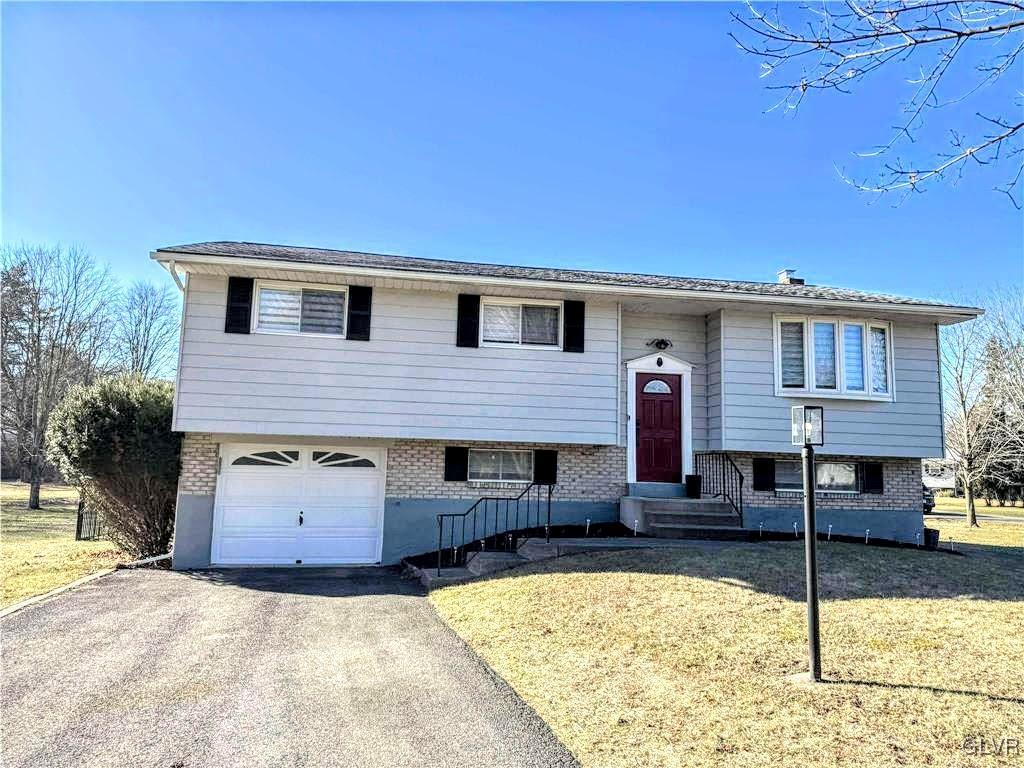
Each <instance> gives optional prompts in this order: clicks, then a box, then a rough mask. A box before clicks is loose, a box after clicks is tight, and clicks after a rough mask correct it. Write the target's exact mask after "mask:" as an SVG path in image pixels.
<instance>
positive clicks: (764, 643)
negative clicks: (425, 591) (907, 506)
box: [430, 521, 1024, 768]
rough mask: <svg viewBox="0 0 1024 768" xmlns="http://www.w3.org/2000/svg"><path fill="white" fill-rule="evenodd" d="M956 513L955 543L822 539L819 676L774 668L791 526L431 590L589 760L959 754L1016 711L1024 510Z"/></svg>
mask: <svg viewBox="0 0 1024 768" xmlns="http://www.w3.org/2000/svg"><path fill="white" fill-rule="evenodd" d="M957 524H958V521H949V522H941V523H939V525H940V527H941V528H942V529H943V531H944V534H950V533H952V534H953V535H954V536H956V535H962V536H963V538H962V539H961V540H960V542H959V544H958V549H960V550H961V551H962V552H964V554H960V555H953V554H948V553H944V552H927V551H924V550H914V549H888V548H881V547H877V548H876V547H865V546H860V545H856V544H840V543H833V544H822V546H821V548H820V573H821V595H822V600H823V602H822V606H821V627H822V643H823V644H822V657H823V670H824V674H825V677H826V678H827V679H828V680H829V681H830V682H828V683H827V684H824V685H821V686H806V685H803V686H801V685H796V684H794V683H792V682H791V681H790V680H789V679H787V678H788V676H790V675H792V674H793V673H797V672H801V671H805V670H806V668H807V655H806V654H807V652H806V645H805V644H806V614H805V604H804V602H803V600H804V594H803V546H802V544H801V543H798V542H794V543H781V542H780V543H765V544H760V545H757V544H737V545H734V546H730V547H728V548H726V549H723V550H721V551H718V552H709V551H702V550H700V549H697V548H693V549H682V550H647V551H641V550H636V551H627V552H611V553H593V554H586V555H576V556H572V557H565V558H561V559H558V560H553V561H546V562H542V563H535V564H532V565H529V566H526V567H523V568H519V569H516V570H513V571H507V572H505V573H503V574H501V575H499V576H496V577H494V578H491V579H488V580H483V581H475V582H469V583H466V584H462V585H457V586H452V587H447V588H444V589H441V590H438V591H435V592H432V593H431V595H430V600H431V602H432V603H433V605H434V606H435V608H436V609H437V610H438V612H439V613H440V615H441V616H442V617H443V618H444V619H445V620H446V621H447V622H448V623H449V624H450V625H451V626H452V627H453V628H454V629H455V631H456V632H458V634H459V635H461V636H462V637H463V638H464V639H465V640H466V641H467V642H468V643H469V644H470V645H471V646H472V647H473V648H474V649H475V650H476V651H477V652H478V653H479V654H480V655H481V656H482V657H483V658H484V659H485V660H486V661H487V662H488V663H489V664H490V665H491V666H492V667H493V668H494V669H495V670H496V671H497V672H498V673H499V674H500V675H501V676H502V677H504V678H505V679H506V680H507V681H508V682H509V683H510V684H511V685H512V686H513V688H515V690H516V691H517V692H518V693H519V694H520V695H521V696H523V697H524V698H525V699H526V701H528V702H529V703H530V705H531V706H533V707H534V709H535V710H536V711H537V712H538V713H539V714H540V715H541V717H543V718H544V719H545V720H546V721H547V722H548V723H549V724H550V725H551V727H552V729H553V730H554V732H555V733H556V734H557V735H558V737H559V738H560V739H561V740H562V741H563V742H564V743H565V744H566V745H567V746H568V747H569V749H571V750H572V751H573V753H574V754H575V755H576V756H577V757H578V758H579V759H580V761H581V762H582V764H583V765H584V766H585V768H625V767H626V766H629V767H631V768H633V767H635V768H640V767H641V766H643V767H645V768H657V767H658V766H666V767H667V766H708V767H710V766H716V767H717V766H781V765H806V766H870V768H888V767H889V766H905V765H932V766H965V765H974V764H978V763H977V760H978V758H976V757H971V756H969V755H967V754H965V752H964V751H963V748H962V747H963V743H964V739H965V738H967V737H970V736H975V735H978V734H984V735H987V736H989V737H995V738H997V739H998V738H1000V737H1002V736H1009V737H1014V736H1017V737H1019V736H1020V735H1021V723H1022V722H1024V719H1022V713H1024V690H1022V689H1021V686H1020V674H1019V672H1020V669H1019V659H1021V658H1024V549H1022V548H1021V547H1020V545H1019V544H1015V543H1014V542H1018V541H1020V539H1019V533H1018V530H1017V529H1020V533H1024V527H1022V526H1012V525H1010V524H1004V525H1002V526H997V524H987V525H983V527H982V528H981V529H966V527H964V530H962V531H961V530H959V529H954V528H950V527H948V526H950V525H953V526H955V525H957ZM1002 528H1007V529H1010V530H1001V529H1002ZM972 531H973V533H972ZM972 536H973V538H972ZM945 540H946V535H944V536H943V541H945ZM1009 759H1010V760H1012V759H1013V758H1009ZM1001 764H1010V763H1009V762H1007V759H1006V758H1003V759H1002V761H1001V760H1000V759H999V758H996V757H986V758H985V765H993V766H996V765H1001Z"/></svg>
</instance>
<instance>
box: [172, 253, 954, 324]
mask: <svg viewBox="0 0 1024 768" xmlns="http://www.w3.org/2000/svg"><path fill="white" fill-rule="evenodd" d="M156 253H157V254H167V255H168V256H171V255H173V254H182V255H184V254H189V255H199V256H217V257H234V258H244V259H257V260H266V261H275V262H293V263H302V264H325V265H330V266H337V267H371V268H374V269H391V270H395V271H401V272H422V273H431V274H440V275H461V276H476V277H496V278H508V279H513V280H535V281H549V282H559V283H578V284H580V285H581V287H583V286H587V285H607V286H623V287H634V288H666V289H676V290H694V291H705V292H710V293H719V294H733V295H737V296H748V297H749V296H775V297H779V296H786V297H790V298H805V299H814V300H822V299H824V300H834V301H844V302H845V301H855V302H867V303H877V304H900V305H910V306H922V307H935V308H937V309H938V308H945V309H953V308H954V307H951V306H949V305H945V304H941V303H939V302H934V301H922V300H920V299H912V298H907V297H905V296H892V295H890V294H885V293H870V292H865V291H853V290H848V289H846V288H831V287H828V286H823V285H786V284H783V283H760V282H753V281H746V280H715V279H711V278H703V277H670V276H665V275H644V274H633V273H626V272H593V271H588V270H578V269H551V268H547V267H516V266H505V265H500V264H479V263H473V262H463V261H446V260H443V259H421V258H414V257H411V256H391V255H386V254H380V253H361V252H359V251H335V250H330V249H326V248H303V247H298V246H291V245H265V244H262V243H244V242H227V241H221V242H209V243H193V244H191V245H175V246H169V247H166V248H160V249H158V250H157V251H156ZM960 309H966V308H960Z"/></svg>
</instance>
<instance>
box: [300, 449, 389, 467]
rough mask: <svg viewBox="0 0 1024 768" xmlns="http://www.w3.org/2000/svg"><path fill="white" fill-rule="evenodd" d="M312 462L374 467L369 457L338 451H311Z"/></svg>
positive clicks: (324, 465) (327, 464)
mask: <svg viewBox="0 0 1024 768" xmlns="http://www.w3.org/2000/svg"><path fill="white" fill-rule="evenodd" d="M313 463H314V464H316V465H318V466H321V467H376V466H377V465H376V464H374V463H373V462H372V461H370V460H369V459H364V458H363V457H361V456H355V455H353V454H351V453H340V452H338V451H313Z"/></svg>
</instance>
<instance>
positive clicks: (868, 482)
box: [860, 461, 885, 493]
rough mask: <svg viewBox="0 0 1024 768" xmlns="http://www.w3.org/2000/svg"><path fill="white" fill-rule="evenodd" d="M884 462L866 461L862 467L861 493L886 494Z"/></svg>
mask: <svg viewBox="0 0 1024 768" xmlns="http://www.w3.org/2000/svg"><path fill="white" fill-rule="evenodd" d="M884 475H885V472H884V471H883V466H882V462H880V461H865V462H863V463H862V464H861V465H860V492H861V493H884V492H885V481H884V479H883V477H884Z"/></svg>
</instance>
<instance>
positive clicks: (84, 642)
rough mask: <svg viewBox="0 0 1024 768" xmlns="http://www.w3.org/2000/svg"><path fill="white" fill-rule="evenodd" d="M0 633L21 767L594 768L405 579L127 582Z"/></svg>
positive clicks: (2, 760)
mask: <svg viewBox="0 0 1024 768" xmlns="http://www.w3.org/2000/svg"><path fill="white" fill-rule="evenodd" d="M0 630H2V633H3V648H2V664H3V679H2V681H0V700H2V701H3V710H4V711H3V744H2V751H0V764H2V765H3V766H5V768H25V767H28V766H33V767H38V768H44V767H45V768H63V767H64V766H67V767H68V768H70V767H71V766H76V767H77V766H90V767H98V766H111V767H112V768H113V767H114V766H117V767H119V768H120V767H121V766H154V767H156V766H159V767H160V768H186V767H188V768H192V767H195V768H205V767H208V768H233V767H234V766H239V767H242V766H245V768H252V767H253V766H260V768H265V767H276V766H280V767H282V768H283V767H284V766H289V767H291V766H301V767H302V768H313V767H314V766H353V767H358V768H363V767H364V766H365V767H371V768H372V767H373V766H402V768H409V767H411V766H429V768H439V767H441V766H460V767H461V766H473V765H476V766H488V767H489V768H490V767H491V766H494V767H495V768H504V767H506V766H507V767H509V768H511V767H513V766H517V767H527V766H528V767H529V768H539V767H541V766H575V765H576V762H575V760H574V759H573V757H572V756H571V755H570V754H569V752H568V751H567V750H566V749H565V748H564V747H563V746H562V745H561V744H560V743H559V742H558V741H557V739H555V737H554V736H553V735H552V734H551V732H550V730H549V729H548V727H547V726H546V725H545V724H544V722H543V721H541V720H540V719H539V718H538V717H537V715H536V714H535V713H534V712H533V711H532V710H531V709H530V708H529V707H527V706H526V705H525V704H524V703H523V702H522V700H520V699H519V698H518V697H517V696H516V695H515V694H514V693H513V692H512V691H511V690H510V689H509V687H508V686H507V685H505V684H504V683H503V682H502V681H501V680H499V679H497V678H496V677H494V676H493V675H492V674H491V673H490V671H489V670H488V669H487V668H486V667H485V666H484V665H483V663H482V662H481V661H480V660H479V659H478V658H477V657H476V656H475V655H474V654H473V653H472V652H470V651H469V650H468V649H467V648H466V647H465V645H464V644H463V643H462V642H461V641H460V640H459V639H458V638H457V637H455V636H454V634H453V633H452V632H450V631H449V630H448V629H447V627H445V626H444V625H443V624H442V623H441V621H440V620H439V619H438V618H437V616H436V614H435V613H434V611H433V609H432V608H431V607H430V605H429V604H428V603H427V601H426V599H425V597H424V594H423V590H422V589H421V587H420V586H419V584H417V583H416V582H414V581H410V580H409V579H402V578H400V577H399V576H398V574H397V572H395V571H393V570H386V569H385V570H381V569H371V568H367V569H347V570H344V569H340V570H339V569H331V570H327V569H277V570H271V569H253V570H248V569H246V570H236V571H224V572H205V573H194V574H186V573H178V572H172V571H153V570H144V571H119V572H117V573H115V574H112V575H110V576H107V577H105V578H102V579H99V580H97V581H93V582H90V583H88V584H86V585H83V586H81V587H79V588H77V589H74V590H72V591H69V592H66V593H64V594H61V595H59V596H57V597H54V598H52V599H50V600H47V601H44V602H41V603H38V604H35V605H31V606H28V607H26V608H24V609H23V610H21V611H19V612H17V613H14V614H12V615H10V616H7V617H5V618H4V619H3V620H2V621H0Z"/></svg>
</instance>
